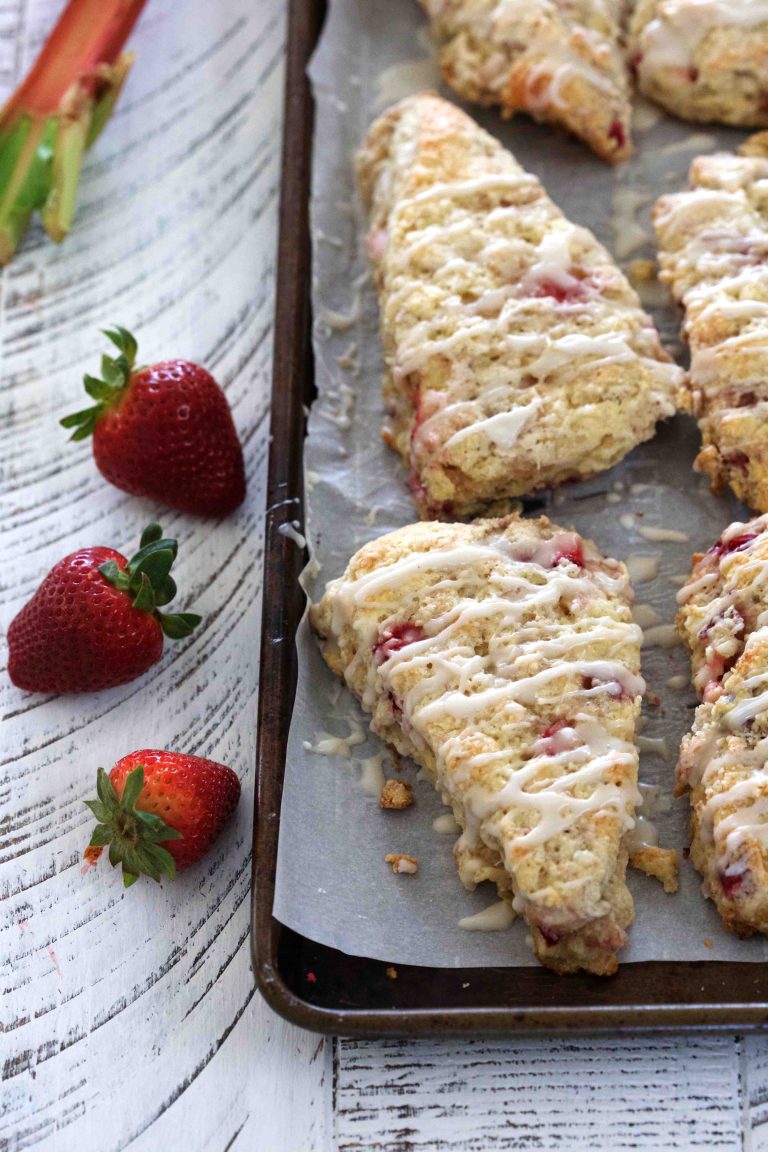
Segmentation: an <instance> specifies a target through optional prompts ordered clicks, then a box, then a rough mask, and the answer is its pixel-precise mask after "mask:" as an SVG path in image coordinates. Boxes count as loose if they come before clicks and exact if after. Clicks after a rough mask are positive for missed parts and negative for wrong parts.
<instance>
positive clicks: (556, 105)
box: [421, 0, 631, 163]
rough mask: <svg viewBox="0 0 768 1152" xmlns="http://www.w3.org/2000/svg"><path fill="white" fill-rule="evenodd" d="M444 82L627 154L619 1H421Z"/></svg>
mask: <svg viewBox="0 0 768 1152" xmlns="http://www.w3.org/2000/svg"><path fill="white" fill-rule="evenodd" d="M421 4H422V6H423V7H424V8H425V9H426V11H427V13H428V15H429V17H430V23H431V29H432V34H433V36H434V38H435V40H436V41H437V42H438V44H439V46H440V66H441V70H442V73H443V77H444V79H445V82H446V83H447V84H449V85H450V86H451V87H452V88H453V89H454V90H455V91H456V92H458V94H459V95H460V96H462V97H464V99H465V100H471V101H474V102H475V103H477V104H498V105H500V106H501V109H502V111H503V112H504V114H505V115H509V116H511V115H512V114H513V113H514V112H528V113H529V114H530V115H531V116H534V117H535V118H536V119H537V120H547V121H550V122H552V123H554V124H560V125H562V126H563V127H564V128H567V129H568V131H570V132H573V133H574V135H576V136H580V137H581V139H582V140H584V141H586V143H587V144H589V146H590V147H591V148H593V149H594V151H595V152H597V154H598V155H599V156H602V157H603V158H604V159H605V160H610V161H611V162H612V163H616V162H617V161H619V160H625V159H626V157H627V156H628V155H629V153H630V151H631V145H630V116H631V108H630V96H629V76H628V70H627V65H626V63H625V60H624V55H623V52H622V49H621V47H620V44H619V36H620V17H621V0H571V2H569V3H568V4H561V3H557V2H556V0H421Z"/></svg>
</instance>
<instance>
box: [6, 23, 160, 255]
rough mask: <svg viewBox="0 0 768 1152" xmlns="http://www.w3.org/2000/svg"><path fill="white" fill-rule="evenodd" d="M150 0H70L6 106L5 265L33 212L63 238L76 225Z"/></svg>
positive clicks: (53, 233) (59, 237)
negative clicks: (86, 176)
mask: <svg viewBox="0 0 768 1152" xmlns="http://www.w3.org/2000/svg"><path fill="white" fill-rule="evenodd" d="M145 3H146V0H70V2H69V4H68V5H67V6H66V8H65V9H64V11H63V13H62V15H61V17H60V18H59V20H58V22H57V24H56V26H55V27H54V29H53V31H52V33H51V35H50V36H49V38H48V40H47V41H46V43H45V45H44V46H43V49H42V51H41V53H40V55H39V57H38V58H37V60H36V62H35V64H34V66H33V67H32V69H31V71H30V72H29V74H28V76H27V77H26V79H25V80H24V82H23V83H22V84H21V85H20V87H19V88H17V90H16V91H15V93H14V94H13V95H12V96H11V98H10V100H9V101H8V102H7V104H6V105H5V107H4V108H3V109H2V111H0V187H1V188H3V189H4V192H3V195H2V198H0V264H7V263H8V261H9V260H10V259H12V257H13V255H14V253H15V252H16V250H17V248H18V246H19V243H20V241H21V239H22V237H23V235H24V232H25V231H26V229H27V227H28V225H29V221H30V219H31V217H32V214H33V212H35V211H37V210H40V211H41V213H42V219H43V225H44V227H45V229H46V231H47V232H48V234H49V235H50V236H51V237H52V239H54V240H56V241H57V242H60V241H61V240H63V238H64V237H65V236H66V235H67V233H68V231H69V230H70V228H71V226H72V221H73V218H74V213H75V205H76V200H77V188H78V183H79V179H80V170H81V168H82V163H83V156H84V154H85V152H86V150H87V149H88V148H89V147H90V146H91V144H92V143H93V142H94V140H95V139H96V138H97V137H98V135H99V133H100V132H101V131H102V129H103V128H104V125H105V124H106V122H107V120H108V119H109V116H110V115H111V113H112V110H113V109H114V106H115V103H116V101H117V99H118V96H119V94H120V91H121V90H122V87H123V85H124V84H125V79H126V76H127V75H128V72H129V70H130V67H131V63H132V60H133V57H132V56H131V55H130V54H129V53H121V49H122V47H123V44H124V43H125V41H126V40H127V38H128V36H129V35H130V33H131V31H132V29H133V26H134V25H135V23H136V21H137V20H138V18H139V15H140V13H141V10H142V8H143V7H144V4H145Z"/></svg>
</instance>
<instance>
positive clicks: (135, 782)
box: [120, 764, 144, 808]
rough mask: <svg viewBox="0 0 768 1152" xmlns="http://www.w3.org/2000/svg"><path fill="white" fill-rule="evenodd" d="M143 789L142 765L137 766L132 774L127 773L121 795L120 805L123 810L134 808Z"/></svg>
mask: <svg viewBox="0 0 768 1152" xmlns="http://www.w3.org/2000/svg"><path fill="white" fill-rule="evenodd" d="M143 787H144V765H143V764H139V765H138V766H137V767H136V768H134V770H133V772H129V773H128V776H127V777H126V780H125V784H124V785H123V794H122V796H121V797H120V803H121V805H122V806H123V807H124V808H135V807H136V801H137V800H138V798H139V793H140V792H141V790H142V788H143Z"/></svg>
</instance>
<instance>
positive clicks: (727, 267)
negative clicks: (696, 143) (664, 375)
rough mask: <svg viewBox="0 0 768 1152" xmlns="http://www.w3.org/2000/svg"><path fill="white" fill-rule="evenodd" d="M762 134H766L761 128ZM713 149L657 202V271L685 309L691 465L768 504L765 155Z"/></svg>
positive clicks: (762, 506)
mask: <svg viewBox="0 0 768 1152" xmlns="http://www.w3.org/2000/svg"><path fill="white" fill-rule="evenodd" d="M760 135H761V137H763V138H764V134H762V133H761V134H760ZM757 143H758V142H757V141H753V142H752V144H750V145H748V146H749V147H750V148H752V149H753V154H751V155H745V156H735V155H733V154H732V153H719V154H716V155H713V156H699V157H698V159H696V160H694V162H693V164H692V165H691V171H690V180H691V189H690V191H687V192H678V193H675V194H673V195H669V196H662V197H661V199H660V200H659V201H658V202H657V204H656V206H655V208H654V213H653V217H654V224H655V227H656V234H657V236H658V241H659V264H660V266H661V274H660V275H661V279H662V280H663V281H665V282H666V283H667V284H669V286H670V288H671V290H672V294H673V296H674V298H675V300H676V301H677V302H678V303H679V304H680V305H682V307H683V309H684V312H685V318H684V322H683V336H684V338H685V339H686V340H687V342H688V344H689V345H690V350H691V367H690V394H689V404H688V406H689V407H690V410H691V411H692V412H693V414H694V415H695V416H696V419H697V420H698V423H699V428H700V430H701V435H702V449H701V452H700V453H699V455H698V457H697V458H696V463H695V467H696V468H697V469H698V470H699V471H701V472H705V473H706V474H707V475H708V476H709V478H710V480H711V482H712V488H713V490H714V491H715V492H720V491H722V489H723V488H724V487H725V486H726V484H729V485H730V486H731V488H732V489H733V491H734V492H735V493H736V495H737V496H738V497H739V499H740V500H743V501H744V503H745V504H748V505H750V507H752V508H755V509H756V510H758V511H760V512H764V511H767V510H768V265H766V256H768V157H767V156H765V155H763V156H760V155H757V154H754V152H755V151H756V147H757Z"/></svg>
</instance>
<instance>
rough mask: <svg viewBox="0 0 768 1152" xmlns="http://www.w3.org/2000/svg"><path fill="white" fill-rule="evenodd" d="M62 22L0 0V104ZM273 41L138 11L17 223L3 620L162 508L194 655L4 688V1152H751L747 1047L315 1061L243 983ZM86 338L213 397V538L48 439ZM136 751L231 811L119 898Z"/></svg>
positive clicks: (274, 18) (247, 972) (574, 1048)
mask: <svg viewBox="0 0 768 1152" xmlns="http://www.w3.org/2000/svg"><path fill="white" fill-rule="evenodd" d="M371 2H374V0H371ZM378 2H381V3H384V2H385V0H378ZM59 7H60V0H58V2H54V0H0V85H1V86H2V88H3V90H4V92H7V91H8V90H10V88H12V87H13V85H14V83H15V82H16V80H17V79H18V78H19V77H20V76H21V75H22V73H23V72H24V71H25V70H26V68H27V67H28V65H29V63H30V61H31V59H32V57H33V56H34V54H35V51H36V49H37V47H38V45H39V42H40V38H41V35H42V33H43V30H44V29H45V28H47V27H48V26H49V25H50V22H51V20H52V18H53V16H54V15H55V13H56V11H57V10H58V8H59ZM283 43H284V6H283V3H282V0H186V3H185V4H181V3H179V2H178V0H176V2H174V0H150V3H149V5H148V7H147V9H146V11H145V14H144V16H143V17H142V20H141V23H140V25H139V28H138V31H137V33H136V35H135V36H134V46H135V48H136V50H137V53H138V59H137V64H136V68H135V71H134V74H133V75H132V77H131V79H130V82H129V85H128V88H127V90H126V93H125V95H124V97H123V100H122V102H121V104H120V106H119V108H118V112H117V115H116V117H115V120H114V122H113V123H112V125H111V126H110V128H109V130H108V132H107V133H106V134H105V136H104V137H102V139H101V141H100V142H99V144H98V145H97V147H96V149H95V150H94V152H93V154H92V155H91V157H90V158H89V160H88V163H87V170H86V172H85V178H84V181H83V188H82V196H81V203H80V210H79V214H78V224H77V229H76V232H75V234H74V235H73V236H72V237H71V238H70V239H69V240H68V241H67V243H66V244H65V245H64V247H62V248H61V249H57V248H55V247H54V246H53V245H51V244H50V243H49V242H48V241H46V240H45V239H44V238H43V236H42V234H41V232H40V231H39V230H35V231H33V233H32V234H31V236H30V237H29V239H28V241H27V243H26V245H25V248H24V251H23V253H22V254H21V255H20V256H19V258H18V259H17V260H16V262H15V263H14V264H13V265H12V266H11V267H10V269H8V270H7V271H6V272H5V273H4V274H3V276H2V279H1V280H0V355H1V357H2V360H1V365H2V368H1V372H0V403H1V404H2V419H1V420H0V468H1V469H2V519H1V526H2V551H1V555H2V568H1V569H0V613H1V614H2V615H1V622H2V624H3V626H4V627H6V626H7V624H8V622H9V621H10V619H11V618H12V616H13V615H14V613H15V612H16V611H17V610H18V609H19V607H20V606H21V604H22V603H23V602H24V601H25V600H26V599H27V598H28V597H29V595H30V594H31V592H32V591H33V589H34V587H35V586H36V584H37V582H38V580H39V578H40V576H41V575H42V574H43V573H44V572H45V571H47V570H48V568H49V567H50V566H51V565H52V564H53V563H54V562H55V561H56V560H57V559H58V558H60V557H61V556H62V555H64V554H65V553H66V552H68V551H70V550H71V549H72V548H74V547H75V546H78V545H82V544H96V543H111V544H114V545H115V546H117V547H130V546H131V544H133V543H134V542H135V541H136V540H138V536H139V532H140V529H141V527H142V525H143V524H144V523H146V522H148V521H149V520H150V519H151V518H153V517H154V516H156V515H157V516H161V521H162V523H163V525H164V527H165V528H166V529H170V530H172V531H173V533H174V534H176V535H178V538H179V541H180V563H179V586H180V588H181V589H183V590H184V595H185V597H186V603H187V604H189V605H190V606H192V605H194V607H195V608H197V609H199V610H201V611H202V612H204V613H205V615H206V619H205V623H204V626H203V627H202V628H201V629H200V630H199V633H198V634H196V636H195V637H194V639H193V640H192V641H191V642H189V643H186V644H179V645H177V646H176V647H174V648H173V649H172V650H169V651H167V652H166V655H165V656H164V658H163V660H162V662H161V663H160V665H159V666H157V667H156V669H155V670H154V671H153V672H152V673H150V674H149V675H148V676H147V677H146V678H145V679H144V680H143V681H140V682H138V683H135V684H132V685H128V686H126V687H124V688H121V689H116V690H114V691H112V692H107V693H103V694H100V695H98V696H94V697H86V698H83V699H77V700H73V699H71V698H70V699H55V698H51V699H48V698H39V697H34V696H29V695H24V694H21V693H18V692H16V691H15V690H13V689H11V688H10V687H9V685H8V683H7V677H5V676H3V677H2V687H1V688H0V695H1V696H2V700H1V701H0V707H1V708H2V714H3V717H4V722H3V723H2V725H1V726H0V758H1V759H2V770H1V771H2V775H1V776H0V789H1V807H0V838H1V839H0V899H2V911H1V917H2V919H1V921H0V923H1V925H2V928H1V930H2V943H1V944H0V958H2V961H3V981H2V988H3V992H2V1008H1V1009H0V1024H1V1027H0V1065H2V1095H1V1097H0V1101H1V1104H0V1113H1V1118H0V1152H5V1150H7V1152H16V1150H21V1149H28V1148H35V1149H41V1150H43V1149H44V1150H50V1152H91V1150H98V1152H117V1150H118V1149H126V1148H130V1149H131V1150H132V1152H161V1150H162V1152H228V1150H230V1149H235V1150H237V1152H245V1150H246V1149H247V1150H258V1152H337V1150H339V1152H340V1150H342V1149H343V1150H344V1152H351V1150H353V1149H354V1150H359V1152H373V1150H374V1149H376V1150H384V1152H411V1150H414V1152H415V1150H417V1149H418V1150H423V1152H437V1150H438V1149H440V1150H445V1149H449V1150H452V1152H470V1150H472V1152H493V1150H495V1149H520V1150H527V1149H531V1150H533V1149H536V1150H544V1152H547V1150H549V1149H552V1150H555V1149H563V1150H564V1152H579V1150H581V1149H585V1150H586V1149H591V1150H592V1149H596V1150H599V1152H602V1150H605V1152H618V1150H619V1149H636V1150H639V1152H650V1150H651V1149H659V1150H664V1152H673V1150H689V1149H711V1150H715V1149H717V1150H722V1152H738V1150H742V1149H744V1150H747V1152H758V1150H760V1149H768V1038H766V1039H762V1038H753V1039H742V1038H739V1037H736V1036H732V1035H719V1036H710V1037H706V1038H705V1037H691V1038H682V1037H673V1036H670V1037H667V1038H661V1039H659V1038H657V1039H649V1038H640V1039H633V1040H578V1039H573V1040H555V1041H553V1040H517V1041H515V1040H512V1041H509V1042H488V1041H485V1040H476V1041H471V1042H468V1043H458V1042H456V1043H442V1042H439V1041H434V1042H422V1043H405V1042H397V1041H388V1042H381V1043H373V1042H372V1043H360V1042H352V1041H344V1040H341V1041H328V1042H324V1041H323V1040H321V1039H319V1038H318V1037H315V1036H312V1035H309V1034H304V1033H301V1032H299V1031H298V1030H296V1029H295V1028H292V1027H290V1026H288V1025H286V1024H285V1023H283V1022H282V1021H281V1020H279V1019H277V1018H276V1017H275V1016H273V1015H272V1014H271V1012H270V1011H269V1010H268V1009H267V1008H266V1007H265V1006H264V1005H263V1004H262V1003H261V1001H260V999H259V996H258V995H257V994H256V993H255V991H254V984H253V978H252V974H251V966H250V956H249V939H248V933H249V923H248V910H249V909H248V886H249V875H250V834H251V805H252V799H253V757H254V719H255V700H256V686H257V676H258V669H257V652H258V630H259V617H260V602H259V600H260V586H261V555H262V508H263V494H264V480H265V458H266V444H267V435H268V395H269V381H270V325H271V317H272V293H273V285H274V249H275V239H276V235H275V232H276V197H277V191H278V189H277V179H278V158H279V134H280V116H281V103H282V90H281V86H282V53H283ZM109 323H123V324H126V325H127V326H129V327H131V328H133V329H134V330H135V331H136V332H137V333H138V335H139V338H140V342H141V348H142V352H141V355H142V358H143V359H150V358H154V357H158V358H159V357H163V356H171V355H186V356H189V357H192V358H199V359H200V360H201V361H202V362H203V363H205V364H206V365H208V366H209V367H210V368H211V369H212V370H213V371H214V372H215V373H216V375H217V376H218V378H219V379H220V380H221V382H222V383H223V384H224V386H225V387H226V389H227V392H228V394H229V397H230V400H231V402H232V405H233V408H234V412H235V417H236V420H237V422H238V424H239V426H240V429H241V431H242V433H243V436H244V439H245V443H246V452H247V461H248V468H249V476H250V491H249V496H248V500H247V503H246V506H245V507H244V509H243V510H241V512H240V513H238V515H237V516H235V517H234V518H232V519H231V520H230V521H227V522H226V523H222V524H216V525H202V524H200V523H195V522H193V521H191V520H190V519H188V518H185V517H181V516H178V515H169V514H165V513H163V511H162V510H161V509H158V508H155V507H153V506H151V505H145V504H142V503H141V502H140V501H137V500H133V499H129V498H128V497H126V496H123V495H121V494H120V493H119V492H117V491H116V490H115V489H112V488H110V487H109V486H108V485H106V484H105V483H103V482H102V481H101V479H100V478H99V476H98V474H97V473H96V470H95V468H94V466H93V463H92V461H91V458H90V451H89V449H88V448H87V447H86V448H83V447H76V446H73V445H71V444H69V443H68V442H67V440H66V437H65V435H64V434H63V432H62V431H61V430H60V429H59V428H58V425H57V422H56V421H57V418H58V416H60V415H61V414H63V413H65V412H67V411H70V410H72V408H73V407H76V406H77V405H78V403H79V381H80V377H81V375H82V373H83V371H85V370H86V369H89V368H92V367H93V366H94V365H95V363H96V358H97V356H98V355H99V353H100V351H101V344H102V341H101V338H100V337H99V335H98V329H99V328H100V327H103V326H104V325H106V324H109ZM161 514H162V515H161ZM142 745H150V746H151V745H154V746H159V747H162V746H179V747H184V748H186V749H187V750H189V751H192V752H200V753H201V754H204V755H207V756H212V757H214V758H216V759H221V760H223V761H225V762H227V763H229V764H231V765H232V766H233V767H234V768H235V769H236V770H237V771H238V773H239V775H240V777H241V779H242V782H243V798H242V802H241V804H240V808H239V811H238V814H237V818H236V820H235V822H234V824H233V826H232V827H231V828H230V830H229V831H228V833H227V834H226V835H225V836H224V837H223V839H222V841H221V843H220V845H219V846H218V848H217V850H216V851H215V852H214V853H213V854H212V855H211V857H210V858H209V860H208V861H207V862H206V865H205V866H202V867H200V868H198V869H195V870H193V871H192V872H191V873H188V874H186V875H184V876H183V877H182V878H181V879H180V880H179V881H178V882H177V883H176V884H175V885H169V886H166V887H163V888H162V889H161V888H156V887H155V886H154V885H152V884H150V883H149V882H142V883H141V885H140V886H138V887H137V888H134V889H132V890H131V891H129V892H127V893H126V892H124V891H123V889H122V887H121V884H120V881H119V877H118V876H117V874H114V873H111V872H110V870H109V869H108V868H106V867H104V866H102V867H100V868H99V869H94V870H91V871H89V872H87V873H85V874H83V873H82V872H81V863H80V854H81V851H82V848H83V846H84V844H85V843H86V840H87V836H88V830H87V829H88V822H89V817H88V813H87V811H86V809H85V808H84V806H83V803H82V801H83V800H84V799H85V798H86V797H88V796H89V795H90V794H91V793H92V790H93V782H94V779H95V772H96V768H97V766H98V765H99V764H103V765H105V766H107V767H109V766H111V764H112V763H113V762H114V761H115V760H116V759H117V758H118V757H119V756H121V755H122V754H124V753H125V752H127V751H128V750H130V749H132V748H136V747H140V746H142ZM6 961H7V963H6Z"/></svg>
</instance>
